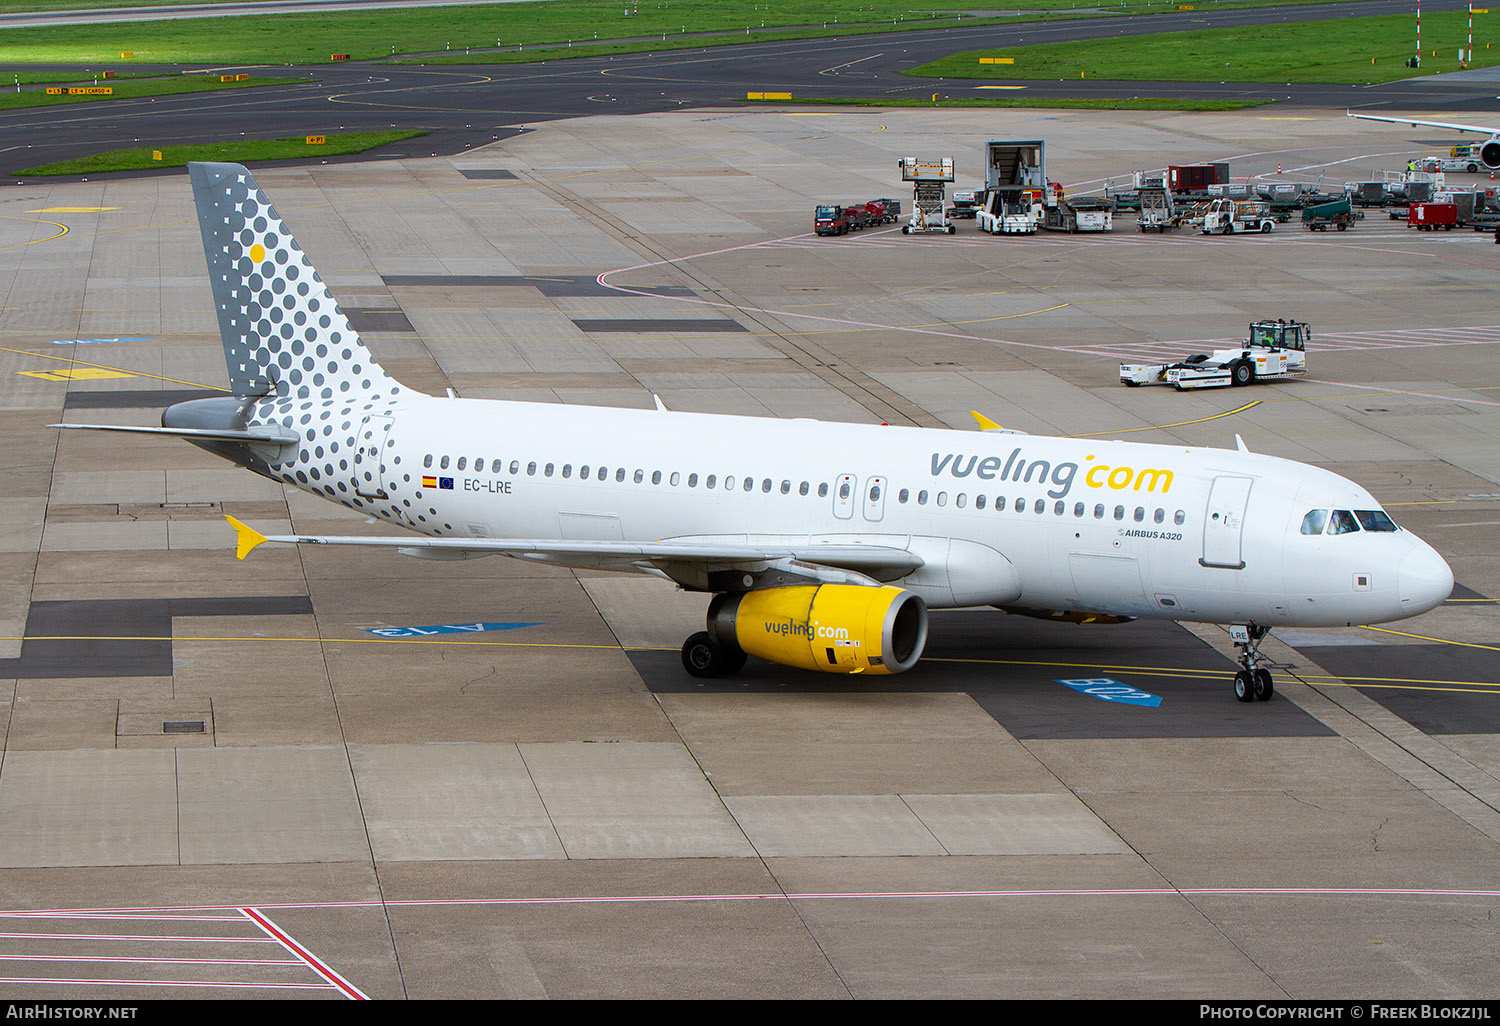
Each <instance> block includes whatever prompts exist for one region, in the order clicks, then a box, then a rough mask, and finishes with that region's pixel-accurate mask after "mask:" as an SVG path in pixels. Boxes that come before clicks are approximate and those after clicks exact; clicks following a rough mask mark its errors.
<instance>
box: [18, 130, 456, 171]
mask: <svg viewBox="0 0 1500 1026" xmlns="http://www.w3.org/2000/svg"><path fill="white" fill-rule="evenodd" d="M426 134H427V133H426V132H345V133H342V134H340V135H329V136H325V137H324V142H322V143H319V144H309V143H308V142H307V137H306V136H300V135H299V136H295V137H291V138H285V139H236V140H234V141H233V142H220V143H198V144H194V145H189V146H159V147H152V146H137V147H133V148H131V149H128V150H110V151H108V152H106V153H95V154H93V155H92V156H88V157H79V158H77V159H76V160H61V161H58V162H57V163H55V164H42V165H40V166H39V167H28V168H25V169H23V170H20V171H13V172H11V174H17V175H38V176H40V175H88V174H103V173H105V172H108V171H141V170H145V169H146V168H157V167H182V166H184V165H185V164H187V162H188V161H190V160H208V161H227V162H229V163H234V164H249V163H254V162H256V161H265V160H307V159H309V158H314V157H338V156H347V155H348V154H351V153H364V152H365V151H366V150H373V149H374V148H375V147H377V146H385V145H386V144H387V143H393V142H400V141H401V140H403V139H412V138H415V137H417V136H420V135H426ZM153 152H155V153H160V154H161V159H160V160H155V159H153Z"/></svg>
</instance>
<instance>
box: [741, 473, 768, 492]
mask: <svg viewBox="0 0 1500 1026" xmlns="http://www.w3.org/2000/svg"><path fill="white" fill-rule="evenodd" d="M767 483H769V482H767ZM741 484H743V485H744V490H745V491H747V492H753V491H755V478H753V477H747V478H745V480H744V481H742V482H741Z"/></svg>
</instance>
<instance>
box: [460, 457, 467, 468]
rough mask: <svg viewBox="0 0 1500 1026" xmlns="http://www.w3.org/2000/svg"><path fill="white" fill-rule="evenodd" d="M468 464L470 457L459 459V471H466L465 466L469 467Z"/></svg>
mask: <svg viewBox="0 0 1500 1026" xmlns="http://www.w3.org/2000/svg"><path fill="white" fill-rule="evenodd" d="M468 462H469V457H467V456H460V457H459V458H458V469H459V470H462V469H464V467H465V465H467V464H468Z"/></svg>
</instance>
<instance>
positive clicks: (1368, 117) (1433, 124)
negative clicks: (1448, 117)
mask: <svg viewBox="0 0 1500 1026" xmlns="http://www.w3.org/2000/svg"><path fill="white" fill-rule="evenodd" d="M1344 114H1345V116H1347V117H1351V118H1359V119H1360V120H1362V121H1388V122H1390V123H1391V124H1393V125H1412V126H1417V125H1421V126H1423V127H1425V128H1451V129H1453V130H1454V131H1455V132H1482V133H1483V134H1485V135H1497V134H1500V128H1496V127H1495V126H1494V125H1456V124H1454V123H1453V122H1451V121H1414V120H1413V119H1411V118H1386V117H1381V116H1379V115H1377V114H1355V113H1354V112H1352V111H1347V110H1346V111H1344Z"/></svg>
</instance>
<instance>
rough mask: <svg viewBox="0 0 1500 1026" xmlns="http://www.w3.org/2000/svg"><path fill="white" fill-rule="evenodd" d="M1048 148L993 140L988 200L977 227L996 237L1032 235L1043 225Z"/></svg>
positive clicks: (987, 165)
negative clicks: (1043, 199)
mask: <svg viewBox="0 0 1500 1026" xmlns="http://www.w3.org/2000/svg"><path fill="white" fill-rule="evenodd" d="M1046 188H1047V166H1046V144H1045V143H1044V142H1043V141H1042V140H1040V139H991V140H990V141H989V142H987V143H985V144H984V197H983V199H982V200H981V201H980V203H979V213H978V214H977V215H976V216H975V219H974V220H975V224H976V225H977V226H978V227H979V229H980V230H981V231H987V232H989V233H991V234H992V235H1030V234H1032V233H1033V232H1035V231H1036V230H1037V228H1038V227H1040V226H1041V224H1042V218H1043V215H1044V212H1045V209H1044V207H1043V204H1042V196H1043V194H1044V191H1045V190H1046Z"/></svg>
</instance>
